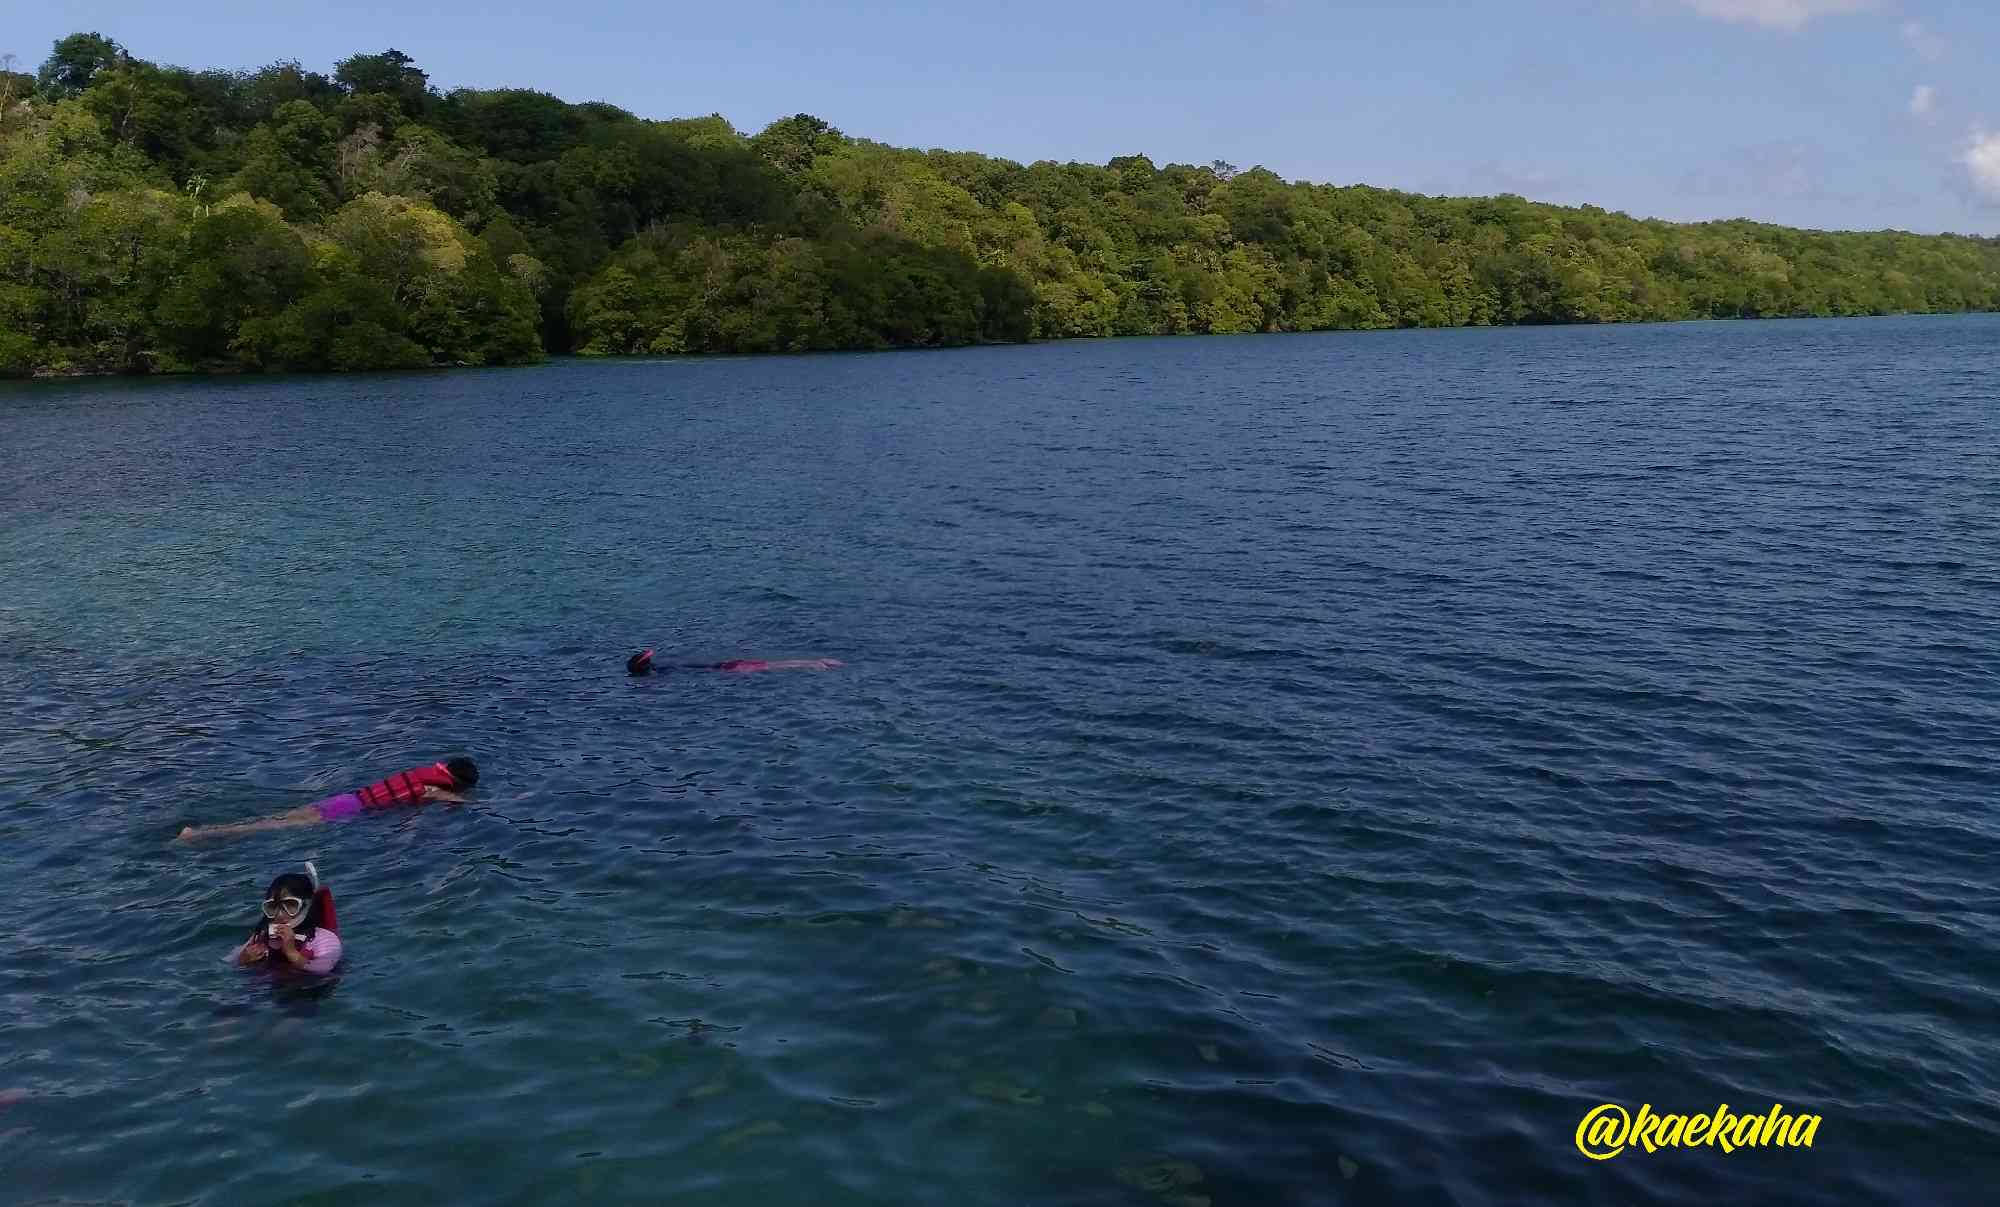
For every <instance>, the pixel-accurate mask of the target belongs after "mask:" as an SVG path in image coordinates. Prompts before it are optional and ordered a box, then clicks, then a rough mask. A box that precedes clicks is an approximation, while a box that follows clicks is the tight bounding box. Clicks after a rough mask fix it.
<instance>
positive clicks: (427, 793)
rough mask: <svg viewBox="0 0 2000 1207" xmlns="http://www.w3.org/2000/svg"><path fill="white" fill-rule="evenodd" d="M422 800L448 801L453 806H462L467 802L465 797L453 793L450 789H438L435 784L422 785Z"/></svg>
mask: <svg viewBox="0 0 2000 1207" xmlns="http://www.w3.org/2000/svg"><path fill="white" fill-rule="evenodd" d="M424 799H425V800H448V801H451V802H452V803H453V804H458V805H462V804H464V803H465V802H466V800H467V798H466V797H463V796H460V795H459V794H458V793H456V792H453V791H452V790H451V789H449V788H440V787H438V786H437V785H435V784H425V785H424Z"/></svg>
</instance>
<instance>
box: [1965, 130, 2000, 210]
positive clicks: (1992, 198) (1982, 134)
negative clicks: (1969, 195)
mask: <svg viewBox="0 0 2000 1207" xmlns="http://www.w3.org/2000/svg"><path fill="white" fill-rule="evenodd" d="M1958 162H1959V163H1960V164H1962V165H1964V167H1965V171H1966V174H1967V175H1968V176H1970V177H1971V179H1972V191H1973V192H1974V193H1976V194H1978V196H1979V198H1980V199H1981V200H1982V201H1985V202H1988V203H1989V204H1994V205H2000V134H1988V133H1987V132H1986V131H1984V130H1979V131H1976V132H1974V134H1973V135H1972V137H1971V138H1970V139H1968V140H1967V141H1966V145H1965V150H1964V151H1963V152H1962V153H1961V154H1960V155H1959V157H1958Z"/></svg>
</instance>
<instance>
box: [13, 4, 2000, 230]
mask: <svg viewBox="0 0 2000 1207" xmlns="http://www.w3.org/2000/svg"><path fill="white" fill-rule="evenodd" d="M78 29H96V30H101V31H102V32H104V33H106V34H109V35H110V36H112V37H113V38H116V39H117V40H118V41H120V42H122V43H124V44H125V45H126V46H127V47H128V48H129V49H130V50H131V51H132V52H133V53H134V54H137V55H139V56H140V57H143V58H148V59H153V60H155V61H158V62H166V63H178V64H181V65H184V66H190V67H251V66H257V65H261V64H263V63H267V62H271V61H273V60H276V59H289V58H297V59H299V60H301V61H302V62H304V63H305V64H306V65H307V66H309V67H314V68H317V69H320V70H329V69H330V67H331V64H332V63H333V61H334V60H336V59H339V58H342V57H344V56H346V55H348V54H350V53H354V52H357V51H375V50H380V49H383V48H385V47H389V46H394V47H396V48H397V49H400V50H402V51H404V52H406V53H408V54H410V55H412V56H413V57H415V59H416V60H417V62H418V63H419V64H420V65H421V66H422V67H423V68H424V69H425V70H427V71H429V72H430V73H431V78H432V81H433V82H434V83H435V84H438V85H439V86H442V87H446V88H450V87H456V86H460V85H471V86H527V87H537V88H541V89H544V90H546V91H550V92H554V93H556V94H557V95H560V96H563V97H566V98H569V99H571V100H608V101H611V102H613V103H615V104H618V105H621V106H623V107H625V108H627V109H630V110H632V111H633V112H635V113H638V114H640V115H642V116H647V117H676V116H686V115H690V114H701V113H721V114H722V115H723V116H725V117H727V118H729V119H730V121H732V122H734V123H735V124H736V125H737V126H738V128H741V129H745V130H752V131H754V130H756V129H758V128H759V127H761V126H763V125H764V124H765V123H766V122H768V121H770V120H772V119H773V118H776V117H780V116H783V115H785V114H788V113H794V112H800V111H804V112H810V113H814V114H817V115H819V116H821V117H823V118H826V119H827V120H829V121H831V122H833V123H834V124H835V125H837V126H839V127H841V128H842V129H844V130H846V131H848V132H849V133H853V134H860V135H865V136H867V137H870V138H875V139H879V140H881V141H883V142H889V143H895V144H898V145H904V146H919V147H933V146H943V147H951V148H955V149H964V150H977V151H985V152H987V153H989V154H995V155H1002V156H1005V157H1007V158H1010V159H1017V160H1022V161H1032V160H1035V159H1080V160H1088V161H1093V162H1100V163H1101V162H1103V161H1104V160H1105V159H1108V158H1110V157H1111V156H1113V155H1122V154H1130V153H1134V152H1143V153H1145V154H1148V155H1150V156H1152V157H1153V159H1154V160H1155V162H1158V163H1163V164H1164V163H1168V162H1184V163H1206V162H1208V161H1210V160H1213V159H1224V160H1227V161H1229V162H1231V163H1234V164H1237V165H1239V166H1242V167H1249V166H1251V165H1253V164H1262V165H1263V166H1265V167H1268V168H1270V169H1272V170H1273V171H1275V172H1278V173H1279V174H1281V175H1283V176H1286V177H1290V178H1293V179H1308V180H1316V181H1328V182H1333V183H1339V184H1349V183H1356V182H1361V183H1368V184H1377V185H1383V186H1388V187H1393V188H1403V189H1411V190H1415V191H1419V192H1426V193H1453V194H1472V193H1493V192H1502V191H1507V192H1517V193H1521V194H1524V195H1526V196H1529V197H1534V198H1538V199H1544V200H1550V201H1559V202H1565V203H1583V202H1590V203H1593V204H1597V205H1602V206H1605V207H1607V208H1610V209H1619V210H1625V211H1628V212H1631V213H1635V214H1642V215H1652V216H1659V217H1665V218H1674V219H1700V218H1718V217H1734V216H1747V217H1752V218H1759V219H1764V220H1768V221H1774V222H1785V223H1792V224H1796V225H1800V226H1812V227H1825V228H1850V229H1851V228H1868V229H1873V228H1879V227H1897V228H1901V229H1905V230H1917V231H1938V230H1957V231H1962V232H1967V233H1979V234H2000V75H1996V73H1995V72H1994V71H1993V70H1992V69H1991V65H1992V63H1993V62H1995V61H1996V60H2000V3H1995V2H1994V0H1511V2H1510V0H1488V2H1480V3H1475V2H1472V0H1463V2H1459V3H1447V2H1444V0H1403V2H1401V3H1387V2H1385V3H1324V2H1322V3H1310V2H1308V0H1212V2H1207V3H1201V2H1193V0H1153V2H1150V3H1139V2H1138V0H1102V2H1098V3H1092V2H1090V0H1071V2H1070V3H1052V2H1049V0H1013V2H1012V3H1005V4H999V3H982V4H978V5H954V4H950V3H920V2H917V0H879V2H876V3H868V4H833V3H808V2H804V0H790V2H787V0H735V2H734V3H728V4H704V5H688V6H682V5H675V4H669V3H657V2H642V0H569V2H568V3H563V4H549V3H546V2H540V3H534V4H527V3H518V2H516V0H486V2H484V3H479V4H472V3H464V2H461V0H434V2H433V3H429V4H415V3H402V4H386V3H358V4H342V3H326V4H320V5H298V4H287V3H271V2H270V0H262V2H260V3H254V4H253V3H242V2H238V0H210V2H208V3H203V4H189V3H178V4H163V3H159V2H158V0H65V3H63V4H60V5H48V4H30V3H28V2H27V0H0V53H6V52H10V51H11V52H12V53H14V54H16V55H18V56H19V58H20V60H21V62H22V64H23V65H24V66H26V67H27V68H29V69H32V68H33V66H34V65H35V64H37V63H39V62H40V61H41V60H42V58H43V57H44V56H46V55H47V53H48V48H49V45H50V43H52V42H53V41H54V40H55V39H56V38H57V37H59V36H61V35H63V34H65V33H69V32H73V31H75V30H78Z"/></svg>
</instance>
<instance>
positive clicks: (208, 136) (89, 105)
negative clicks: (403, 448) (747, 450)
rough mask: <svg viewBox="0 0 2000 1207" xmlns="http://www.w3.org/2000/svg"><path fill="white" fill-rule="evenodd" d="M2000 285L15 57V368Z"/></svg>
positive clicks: (1614, 305)
mask: <svg viewBox="0 0 2000 1207" xmlns="http://www.w3.org/2000/svg"><path fill="white" fill-rule="evenodd" d="M1973 309H1977V310H1986V309H2000V240H1992V239H1974V238H1964V237H1958V236H1916V235H1906V234H1896V233H1888V232H1883V233H1867V234H1851V233H1841V234H1831V233H1820V232H1810V231H1800V230H1792V229H1787V228H1783V227H1774V226H1766V225H1760V224H1755V223H1750V222H1717V223H1707V224H1701V225H1677V224H1672V223H1665V222H1653V221H1639V220H1635V219H1632V218H1628V217H1626V216H1624V215H1621V214H1613V213H1607V212H1605V211H1603V210H1599V209H1595V208H1591V207H1584V208H1581V209H1568V208H1562V207H1557V206H1551V205H1541V204H1536V203H1531V202H1527V201H1524V200H1522V199H1520V198H1518V197H1508V196H1503V197H1498V198H1479V199H1449V198H1432V197H1422V196H1416V195H1411V194H1406V193H1398V192H1392V191H1388V190H1384V189H1378V188H1369V187H1362V186H1353V187H1335V186H1329V185H1312V184H1289V183H1287V182H1285V181H1284V180H1282V179H1280V178H1279V177H1277V176H1276V175H1274V174H1272V173H1270V172H1267V171H1264V170H1261V169H1253V170H1250V171H1245V172H1238V171H1235V170H1234V169H1232V168H1230V167H1229V166H1228V165H1226V164H1221V163H1216V164H1211V165H1208V166H1206V167H1193V166H1187V165H1178V164H1176V165H1169V166H1167V167H1164V168H1162V167H1158V166H1156V165H1155V164H1153V163H1152V162H1151V161H1150V160H1148V159H1146V158H1145V157H1143V156H1136V155H1135V156H1129V157H1124V158H1119V159H1114V160H1112V161H1111V162H1110V163H1109V164H1106V165H1104V166H1101V167H1099V166H1095V165H1085V164H1059V163H1036V164H1032V165H1027V166H1023V165H1021V164H1017V163H1011V162H1008V161H1006V160H1000V159H993V158H989V157H987V156H984V155H979V154H976V153H971V152H962V151H927V152H926V151H911V150H902V149H897V148H893V147H888V146H883V145H881V144H878V143H873V142H869V141H867V140H865V139H861V138H855V137H851V136H848V135H845V134H843V133H842V132H840V131H838V130H835V129H833V128H831V127H829V126H828V125H827V124H826V123H825V122H822V121H819V120H817V119H815V118H812V117H808V116H805V115H799V116H796V117H791V118H786V119H784V120H782V121H779V122H777V123H775V124H773V125H771V126H770V127H768V128H766V129H765V130H763V131H762V132H760V133H757V134H754V135H745V134H742V133H739V132H738V131H736V130H735V129H733V128H732V127H731V126H730V125H729V123H728V122H726V121H724V120H723V119H722V118H720V117H702V118H691V119H682V120H673V121H651V120H644V119H641V118H638V117H635V116H634V115H632V114H630V113H627V112H625V111H623V110H621V109H618V108H616V107H614V106H611V105H606V104H597V103H585V104H571V103H568V102H565V101H562V100H559V99H557V98H555V97H553V96H549V95H546V94H543V93H540V92H534V91H527V90H520V89H457V90H454V91H450V92H440V91H439V90H437V89H435V88H433V87H431V85H430V82H429V80H428V79H427V77H426V76H425V74H424V72H423V71H422V70H420V69H419V68H418V66H417V65H416V64H415V63H413V62H412V61H411V60H410V59H409V58H408V57H407V56H405V55H402V54H400V53H398V52H397V51H394V50H390V51H387V52H384V53H382V54H370V55H357V56H354V57H352V58H348V59H345V60H342V61H341V62H340V63H338V64H337V65H336V66H335V67H334V70H333V72H332V74H331V75H323V74H320V73H318V72H316V71H312V70H308V69H307V68H305V67H303V66H301V65H300V64H298V63H278V64H274V65H271V66H268V67H264V68H260V69H257V70H254V71H245V72H230V71H190V70H185V69H182V68H177V67H168V66H161V65H158V64H154V63H150V62H147V61H145V60H143V59H139V58H136V57H133V56H132V55H131V54H130V53H128V52H127V51H126V50H125V49H124V48H122V47H120V46H118V45H117V44H116V43H114V42H112V41H110V40H109V39H106V38H104V37H102V36H101V35H97V34H77V35H73V36H71V37H68V38H65V39H63V40H62V41H60V42H58V43H57V44H56V46H55V50H54V53H53V54H51V55H50V57H49V58H48V60H47V61H46V62H45V63H43V64H42V65H41V67H40V69H39V70H38V71H37V72H35V73H34V74H32V75H31V74H27V73H23V72H16V71H4V72H0V373H4V374H16V375H19V374H29V373H38V372H40V373H66V372H91V371H99V372H146V371H177V370H192V369H209V368H243V369H356V368H372V367H401V366H417V365H435V364H502V363H514V362H520V361H527V360H532V359H535V358H536V357H538V356H540V355H542V353H543V352H544V351H545V350H546V351H551V352H580V353H583V354H586V355H599V354H615V353H655V354H657V353H673V352H767V351H780V352H785V351H806V350H811V349H833V348H886V347H907V346H940V345H953V344H968V343H977V342H986V341H1013V340H1025V339H1057V338H1066V337H1072V336H1098V335H1140V334H1171V333H1224V332H1246V331H1314V330H1330V329H1359V328H1381V327H1410V326H1451V325H1466V324H1499V323H1573V322H1616V321H1628V320H1641V319H1685V318H1733V317H1758V316H1781V315H1863V314H1890V313H1903V312H1927V311H1955V310H1973Z"/></svg>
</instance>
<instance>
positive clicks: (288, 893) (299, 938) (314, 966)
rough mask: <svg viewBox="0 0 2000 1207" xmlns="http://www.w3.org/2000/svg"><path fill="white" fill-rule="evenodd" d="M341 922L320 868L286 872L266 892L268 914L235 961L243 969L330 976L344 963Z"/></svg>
mask: <svg viewBox="0 0 2000 1207" xmlns="http://www.w3.org/2000/svg"><path fill="white" fill-rule="evenodd" d="M338 925H339V923H338V921H337V919H336V918H335V916H334V912H333V890H332V889H329V888H327V887H326V886H324V885H322V884H321V883H320V882H319V869H318V868H315V867H314V866H313V865H312V864H310V863H308V864H306V870H305V871H304V872H286V873H284V874H283V875H281V876H279V877H278V878H277V879H275V880H273V881H271V887H269V888H267V889H265V890H264V916H263V917H262V918H260V919H259V920H258V922H257V926H256V929H254V930H252V931H251V932H250V937H249V938H248V939H246V940H244V942H243V946H241V947H239V948H237V949H236V954H235V957H234V958H235V960H236V962H237V963H238V964H241V965H243V966H245V967H249V966H252V965H263V966H265V967H270V968H295V969H298V970H299V971H301V972H310V973H315V974H318V973H327V972H332V971H333V966H334V965H336V964H338V963H340V957H341V954H342V952H341V945H340V933H339V931H338V929H337V927H338Z"/></svg>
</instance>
